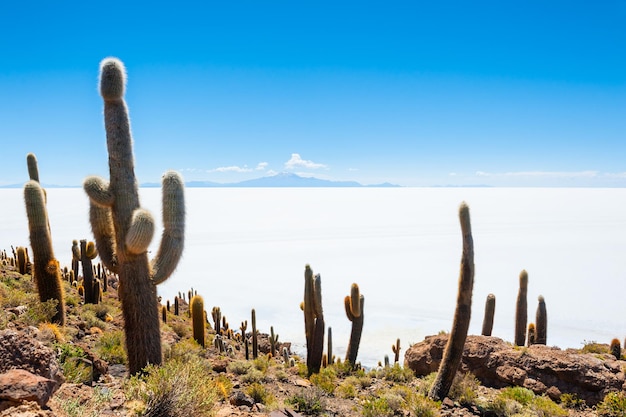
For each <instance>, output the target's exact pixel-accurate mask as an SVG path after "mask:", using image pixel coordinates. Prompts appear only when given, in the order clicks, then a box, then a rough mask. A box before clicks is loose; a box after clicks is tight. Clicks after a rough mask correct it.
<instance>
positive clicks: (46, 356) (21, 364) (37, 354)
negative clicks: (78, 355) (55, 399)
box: [0, 329, 64, 389]
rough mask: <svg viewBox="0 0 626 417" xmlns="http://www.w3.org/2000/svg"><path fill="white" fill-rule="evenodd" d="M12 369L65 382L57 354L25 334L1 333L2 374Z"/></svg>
mask: <svg viewBox="0 0 626 417" xmlns="http://www.w3.org/2000/svg"><path fill="white" fill-rule="evenodd" d="M11 369H23V370H26V371H28V372H30V373H32V374H35V375H38V376H41V377H44V378H47V379H51V380H53V381H56V383H57V385H56V387H55V389H56V388H58V385H60V384H62V383H63V382H64V378H63V374H62V372H61V369H60V367H59V364H58V362H57V360H56V354H55V352H54V351H53V350H52V349H50V348H48V347H46V346H45V345H44V344H42V343H41V342H39V341H38V340H35V339H34V337H32V336H29V335H27V334H26V333H25V332H22V331H16V330H11V329H6V330H2V331H0V374H2V373H5V372H7V371H9V370H11Z"/></svg>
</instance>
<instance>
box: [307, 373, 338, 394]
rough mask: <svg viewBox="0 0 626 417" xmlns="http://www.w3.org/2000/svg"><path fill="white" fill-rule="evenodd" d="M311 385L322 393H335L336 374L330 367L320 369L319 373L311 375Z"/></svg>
mask: <svg viewBox="0 0 626 417" xmlns="http://www.w3.org/2000/svg"><path fill="white" fill-rule="evenodd" d="M309 379H310V381H311V383H312V384H313V385H315V386H316V387H318V388H320V389H321V390H322V391H324V392H326V393H328V394H332V393H333V391H335V387H336V381H337V373H336V372H335V369H334V368H332V367H327V368H322V369H320V371H319V373H317V374H313V375H311V377H310V378H309Z"/></svg>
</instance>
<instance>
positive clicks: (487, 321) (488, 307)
mask: <svg viewBox="0 0 626 417" xmlns="http://www.w3.org/2000/svg"><path fill="white" fill-rule="evenodd" d="M495 312H496V296H495V295H493V294H489V295H488V296H487V300H486V301H485V317H484V318H483V331H482V333H481V334H482V335H483V336H491V332H492V331H493V316H494V314H495Z"/></svg>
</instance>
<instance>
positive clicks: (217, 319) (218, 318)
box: [211, 306, 222, 334]
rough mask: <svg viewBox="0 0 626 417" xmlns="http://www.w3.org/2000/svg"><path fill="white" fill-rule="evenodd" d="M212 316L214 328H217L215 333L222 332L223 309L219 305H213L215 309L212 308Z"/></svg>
mask: <svg viewBox="0 0 626 417" xmlns="http://www.w3.org/2000/svg"><path fill="white" fill-rule="evenodd" d="M211 317H213V323H214V325H213V329H214V330H215V334H222V332H221V327H220V326H221V322H222V311H221V310H220V308H219V307H217V306H216V307H213V310H211Z"/></svg>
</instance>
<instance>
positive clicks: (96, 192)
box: [83, 177, 114, 207]
mask: <svg viewBox="0 0 626 417" xmlns="http://www.w3.org/2000/svg"><path fill="white" fill-rule="evenodd" d="M83 189H84V190H85V193H87V196H88V197H89V200H90V201H91V202H92V203H94V204H97V205H99V206H102V207H112V206H113V202H114V197H113V194H112V193H111V191H110V189H109V183H108V182H107V181H106V180H105V179H103V178H100V177H88V178H87V179H85V181H83Z"/></svg>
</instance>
